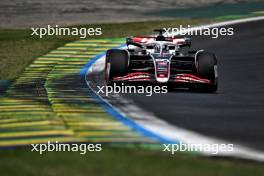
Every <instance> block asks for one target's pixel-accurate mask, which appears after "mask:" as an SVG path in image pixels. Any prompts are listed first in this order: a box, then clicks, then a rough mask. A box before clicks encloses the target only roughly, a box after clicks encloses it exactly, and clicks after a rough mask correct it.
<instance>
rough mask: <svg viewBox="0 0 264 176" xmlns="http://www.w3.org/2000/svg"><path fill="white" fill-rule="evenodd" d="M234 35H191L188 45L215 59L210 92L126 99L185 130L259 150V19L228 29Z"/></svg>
mask: <svg viewBox="0 0 264 176" xmlns="http://www.w3.org/2000/svg"><path fill="white" fill-rule="evenodd" d="M228 27H233V28H234V31H235V33H234V36H231V37H230V36H222V37H219V38H217V39H212V38H210V37H205V36H199V37H193V47H192V48H200V49H205V50H208V51H212V52H214V53H215V54H216V55H217V57H218V72H219V89H218V92H217V93H216V94H210V93H195V92H190V91H183V90H175V91H173V92H169V93H168V94H155V95H152V96H151V97H146V96H145V95H142V94H141V95H140V94H137V95H135V94H130V95H129V94H127V95H125V96H126V97H127V98H130V99H133V101H134V103H135V104H136V105H138V106H140V107H141V108H143V109H145V110H147V111H150V112H153V113H154V114H155V115H156V116H157V117H159V118H161V119H163V120H165V121H167V122H169V123H171V124H173V125H176V126H178V127H182V128H185V129H188V130H191V131H195V132H198V133H201V134H205V135H207V136H210V137H216V138H219V139H224V140H226V141H229V142H232V143H238V144H241V145H244V146H248V147H251V148H255V149H259V150H264V126H263V124H264V78H263V76H264V50H263V46H264V20H262V21H255V22H247V23H242V24H236V25H231V26H228Z"/></svg>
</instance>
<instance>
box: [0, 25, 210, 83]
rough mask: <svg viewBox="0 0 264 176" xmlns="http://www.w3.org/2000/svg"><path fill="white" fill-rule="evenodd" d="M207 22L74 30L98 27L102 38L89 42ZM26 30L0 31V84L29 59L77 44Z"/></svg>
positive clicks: (11, 78)
mask: <svg viewBox="0 0 264 176" xmlns="http://www.w3.org/2000/svg"><path fill="white" fill-rule="evenodd" d="M208 21H210V20H169V21H150V22H137V23H119V24H97V25H83V26H75V27H102V31H103V35H102V36H98V37H89V38H108V37H109V38H110V37H111V38H112V37H126V36H131V35H141V34H149V33H151V32H152V31H153V29H155V28H162V27H177V26H178V25H180V24H183V25H184V24H198V23H206V22H208ZM31 32H32V31H31V30H30V29H0V63H1V64H0V80H13V79H15V78H17V77H18V76H19V74H20V73H21V72H22V71H23V70H24V68H25V67H26V66H27V65H29V64H30V63H31V62H32V61H33V59H35V58H36V57H39V56H41V55H43V54H46V53H48V52H49V51H50V50H52V49H56V48H57V47H59V46H62V45H63V44H64V43H67V42H70V41H74V40H80V39H79V38H78V37H76V36H63V37H56V36H53V37H50V36H49V37H44V38H42V39H39V38H37V37H36V36H31V35H30V34H31Z"/></svg>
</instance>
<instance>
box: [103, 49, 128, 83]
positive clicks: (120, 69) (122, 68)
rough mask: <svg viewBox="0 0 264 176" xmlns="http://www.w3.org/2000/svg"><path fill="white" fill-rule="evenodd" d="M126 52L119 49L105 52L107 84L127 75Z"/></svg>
mask: <svg viewBox="0 0 264 176" xmlns="http://www.w3.org/2000/svg"><path fill="white" fill-rule="evenodd" d="M128 63H129V56H128V52H127V51H125V50H120V49H111V50H108V51H107V52H106V66H105V68H106V69H105V79H106V82H107V84H109V83H111V81H112V80H113V78H114V77H116V76H124V75H126V74H127V73H128Z"/></svg>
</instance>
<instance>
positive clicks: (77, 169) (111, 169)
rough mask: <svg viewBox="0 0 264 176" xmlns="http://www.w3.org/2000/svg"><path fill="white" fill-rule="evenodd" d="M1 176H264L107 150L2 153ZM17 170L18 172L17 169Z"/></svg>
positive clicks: (242, 168) (248, 166)
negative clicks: (83, 152) (85, 152)
mask: <svg viewBox="0 0 264 176" xmlns="http://www.w3.org/2000/svg"><path fill="white" fill-rule="evenodd" d="M0 155H1V160H0V173H1V175H20V176H24V175H25V176H31V175H32V176H33V175H39V176H42V175H43V176H54V175H63V176H70V175H78V176H82V175H93V176H116V175H126V176H135V175H151V176H160V175H167V176H170V175H171V176H172V175H181V176H193V175H196V176H211V175H224V176H231V175H239V176H248V175H258V176H261V175H264V167H263V165H261V164H259V163H250V162H241V161H227V160H221V159H219V160H214V159H208V158H207V159H205V158H200V157H197V156H188V155H187V156H186V155H182V154H177V155H174V156H172V155H169V154H167V153H161V152H155V151H149V150H148V151H146V150H143V149H138V150H133V149H123V148H112V147H106V148H105V149H104V150H103V151H101V152H98V153H97V152H91V153H87V154H85V155H80V154H79V153H77V152H76V153H75V152H49V153H44V154H42V155H40V154H38V153H37V152H31V151H30V149H29V148H23V149H17V150H2V151H0ZM14 167H15V168H14Z"/></svg>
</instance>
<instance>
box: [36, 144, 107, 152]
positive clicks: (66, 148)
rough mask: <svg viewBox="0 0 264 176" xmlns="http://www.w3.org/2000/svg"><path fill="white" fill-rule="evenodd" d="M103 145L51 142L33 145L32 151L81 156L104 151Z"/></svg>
mask: <svg viewBox="0 0 264 176" xmlns="http://www.w3.org/2000/svg"><path fill="white" fill-rule="evenodd" d="M102 150H103V148H102V144H85V143H80V144H74V143H70V144H66V143H59V142H58V141H56V142H50V141H48V142H47V143H42V144H31V151H32V152H38V153H39V154H41V155H42V154H43V153H45V152H53V151H56V152H79V153H80V154H81V155H84V154H86V153H87V152H100V151H102Z"/></svg>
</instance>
